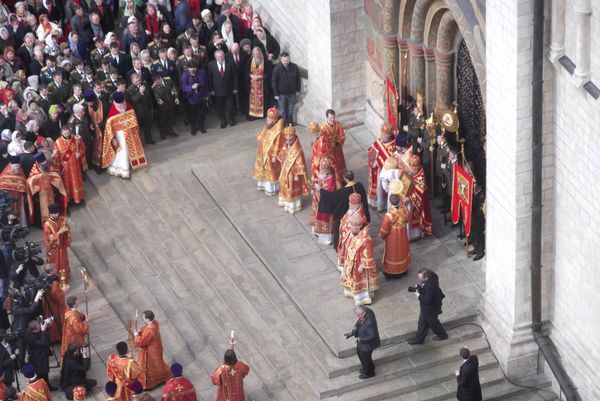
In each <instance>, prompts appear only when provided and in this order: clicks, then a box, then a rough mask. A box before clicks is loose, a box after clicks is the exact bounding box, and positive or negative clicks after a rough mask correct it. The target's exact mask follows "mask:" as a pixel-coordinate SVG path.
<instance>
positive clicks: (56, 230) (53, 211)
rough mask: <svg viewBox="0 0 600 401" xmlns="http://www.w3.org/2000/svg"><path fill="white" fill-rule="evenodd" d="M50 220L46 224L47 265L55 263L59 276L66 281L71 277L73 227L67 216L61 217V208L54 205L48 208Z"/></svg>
mask: <svg viewBox="0 0 600 401" xmlns="http://www.w3.org/2000/svg"><path fill="white" fill-rule="evenodd" d="M48 214H49V215H50V218H49V219H48V220H46V222H45V223H44V245H45V246H46V263H54V265H56V269H57V270H58V274H59V276H64V277H65V278H66V280H69V278H70V277H71V268H70V267H69V252H68V248H69V246H70V245H71V227H70V226H69V223H68V222H67V218H66V217H65V216H61V215H60V206H59V205H57V204H56V203H53V204H51V205H49V206H48Z"/></svg>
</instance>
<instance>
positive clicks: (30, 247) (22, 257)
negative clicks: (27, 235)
mask: <svg viewBox="0 0 600 401" xmlns="http://www.w3.org/2000/svg"><path fill="white" fill-rule="evenodd" d="M41 253H42V245H40V244H36V243H35V242H27V241H25V244H24V245H23V246H20V247H18V248H15V250H14V251H13V254H12V257H13V259H14V261H15V262H19V263H23V262H27V261H28V260H29V259H30V258H31V257H32V256H35V255H40V254H41Z"/></svg>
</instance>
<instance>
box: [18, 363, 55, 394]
mask: <svg viewBox="0 0 600 401" xmlns="http://www.w3.org/2000/svg"><path fill="white" fill-rule="evenodd" d="M21 372H22V373H23V376H25V379H26V380H27V384H26V385H25V388H24V389H23V390H22V391H21V392H20V393H19V401H52V396H51V395H50V389H49V388H48V384H47V383H46V381H45V380H44V379H40V378H38V377H37V376H36V375H35V369H34V367H33V365H30V364H28V365H24V366H23V367H22V368H21Z"/></svg>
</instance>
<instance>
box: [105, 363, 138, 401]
mask: <svg viewBox="0 0 600 401" xmlns="http://www.w3.org/2000/svg"><path fill="white" fill-rule="evenodd" d="M141 374H142V368H141V367H140V365H138V364H137V362H135V361H134V360H133V359H129V358H127V357H125V356H119V355H114V354H113V355H110V356H109V357H108V360H107V361H106V375H107V376H108V380H111V381H114V382H115V383H117V392H116V393H115V397H114V398H118V399H120V400H121V401H131V398H132V396H133V395H132V393H131V390H130V389H129V385H130V384H131V383H133V382H134V381H136V380H137V378H138V377H139V376H140V375H141Z"/></svg>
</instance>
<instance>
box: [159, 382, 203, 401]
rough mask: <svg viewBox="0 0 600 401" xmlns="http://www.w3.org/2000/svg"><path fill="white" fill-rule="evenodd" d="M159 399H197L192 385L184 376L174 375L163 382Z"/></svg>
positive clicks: (189, 400) (187, 400)
mask: <svg viewBox="0 0 600 401" xmlns="http://www.w3.org/2000/svg"><path fill="white" fill-rule="evenodd" d="M161 401H198V399H197V397H196V390H195V389H194V385H193V384H192V382H190V381H189V380H188V379H186V378H185V377H174V378H172V379H171V380H169V381H168V382H167V383H166V384H165V388H164V390H163V393H162V399H161Z"/></svg>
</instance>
